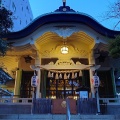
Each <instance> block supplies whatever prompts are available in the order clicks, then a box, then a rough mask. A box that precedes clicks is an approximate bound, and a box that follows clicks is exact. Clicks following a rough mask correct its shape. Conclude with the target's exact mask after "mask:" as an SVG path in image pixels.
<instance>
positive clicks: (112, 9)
mask: <svg viewBox="0 0 120 120" xmlns="http://www.w3.org/2000/svg"><path fill="white" fill-rule="evenodd" d="M103 18H104V20H108V19H114V20H116V23H115V25H114V28H113V29H116V27H117V26H118V25H119V24H120V0H116V2H114V3H113V4H110V6H109V9H108V11H107V12H105V14H104V15H103Z"/></svg>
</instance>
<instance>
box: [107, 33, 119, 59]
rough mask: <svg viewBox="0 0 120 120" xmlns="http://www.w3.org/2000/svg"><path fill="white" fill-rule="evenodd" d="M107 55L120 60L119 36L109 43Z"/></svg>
mask: <svg viewBox="0 0 120 120" xmlns="http://www.w3.org/2000/svg"><path fill="white" fill-rule="evenodd" d="M108 45H109V46H108V49H109V54H110V55H111V57H113V58H120V35H118V36H116V37H115V39H112V40H110V41H109V44H108Z"/></svg>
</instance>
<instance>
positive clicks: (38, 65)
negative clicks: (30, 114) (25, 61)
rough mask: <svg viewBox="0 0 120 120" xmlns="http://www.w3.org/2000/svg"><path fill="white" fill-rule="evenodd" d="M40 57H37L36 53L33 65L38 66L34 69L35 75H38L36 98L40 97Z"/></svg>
mask: <svg viewBox="0 0 120 120" xmlns="http://www.w3.org/2000/svg"><path fill="white" fill-rule="evenodd" d="M40 62H41V60H40V57H39V54H38V53H37V55H36V58H35V67H38V68H37V69H36V71H37V76H38V78H39V79H38V85H37V88H36V98H40V97H41V93H40V78H41V71H40V68H39V67H40Z"/></svg>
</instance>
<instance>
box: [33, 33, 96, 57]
mask: <svg viewBox="0 0 120 120" xmlns="http://www.w3.org/2000/svg"><path fill="white" fill-rule="evenodd" d="M64 42H65V43H66V46H67V47H68V49H69V51H68V54H62V53H61V47H62V46H63V43H64ZM94 45H95V41H94V39H93V38H91V37H90V36H88V35H87V34H86V33H84V32H76V33H73V34H72V35H71V36H70V37H67V38H63V37H60V36H58V35H57V34H56V33H53V32H46V33H45V34H43V35H42V36H40V37H39V38H38V39H37V40H36V41H35V46H36V47H37V49H38V51H39V53H40V54H41V56H42V57H46V58H52V57H56V58H59V59H68V58H72V57H74V58H87V57H88V55H89V52H90V49H91V48H92V47H93V46H94Z"/></svg>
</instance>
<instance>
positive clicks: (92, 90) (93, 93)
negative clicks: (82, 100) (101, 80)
mask: <svg viewBox="0 0 120 120" xmlns="http://www.w3.org/2000/svg"><path fill="white" fill-rule="evenodd" d="M89 64H90V65H95V58H94V53H93V50H91V52H90V54H89ZM94 71H95V69H94V67H90V70H89V72H90V87H91V98H95V89H94V86H93V84H92V82H93V81H92V78H93V75H94Z"/></svg>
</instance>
